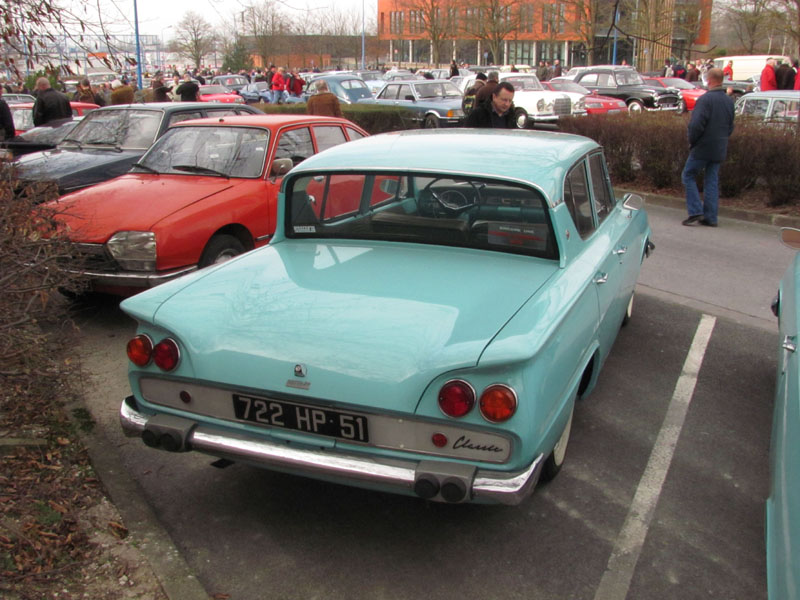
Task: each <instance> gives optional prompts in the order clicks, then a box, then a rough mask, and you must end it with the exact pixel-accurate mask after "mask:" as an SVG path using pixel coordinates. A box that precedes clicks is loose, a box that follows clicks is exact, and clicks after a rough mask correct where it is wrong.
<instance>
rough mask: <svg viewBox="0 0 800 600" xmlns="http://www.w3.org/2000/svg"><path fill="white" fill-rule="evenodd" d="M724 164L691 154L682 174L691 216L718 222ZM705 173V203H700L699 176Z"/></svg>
mask: <svg viewBox="0 0 800 600" xmlns="http://www.w3.org/2000/svg"><path fill="white" fill-rule="evenodd" d="M721 164H722V163H718V162H712V161H710V160H703V159H701V158H695V157H694V156H692V155H691V154H689V158H687V159H686V165H685V166H684V167H683V173H681V181H682V182H683V187H684V188H686V209H687V211H688V212H689V216H690V217H693V216H695V215H703V218H704V219H705V220H706V221H708V222H709V223H716V222H717V207H718V206H719V167H720V165H721ZM700 171H705V172H704V175H703V201H702V202H701V201H700V191H699V190H698V189H697V179H696V178H697V174H698V173H699V172H700Z"/></svg>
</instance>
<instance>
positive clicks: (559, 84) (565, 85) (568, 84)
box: [550, 81, 591, 94]
mask: <svg viewBox="0 0 800 600" xmlns="http://www.w3.org/2000/svg"><path fill="white" fill-rule="evenodd" d="M550 85H552V86H553V89H554V90H556V91H558V92H573V93H576V94H590V93H591V92H590V91H589V90H587V89H586V88H585V87H583V86H582V85H581V84H579V83H575V82H574V81H551V82H550Z"/></svg>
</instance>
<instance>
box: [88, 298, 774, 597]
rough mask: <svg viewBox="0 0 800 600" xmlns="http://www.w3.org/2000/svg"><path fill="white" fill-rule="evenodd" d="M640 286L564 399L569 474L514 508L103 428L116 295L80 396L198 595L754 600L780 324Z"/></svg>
mask: <svg viewBox="0 0 800 600" xmlns="http://www.w3.org/2000/svg"><path fill="white" fill-rule="evenodd" d="M643 292H644V293H642V292H640V293H638V294H637V299H636V305H635V313H634V318H633V320H632V321H631V323H630V324H629V325H628V326H627V327H625V328H623V330H622V331H621V333H620V336H619V338H618V339H617V342H616V344H615V347H614V349H613V351H612V353H611V355H610V357H609V359H608V361H607V363H606V365H605V367H604V369H603V371H602V373H601V376H600V381H599V384H598V387H597V388H596V390H595V392H594V393H593V394H592V395H591V396H590V397H588V398H587V399H585V400H584V401H583V402H582V403H581V404H580V405H579V407H578V409H577V410H576V413H575V422H574V424H573V432H572V438H571V442H570V446H569V449H568V454H567V462H566V465H565V467H564V469H563V470H562V472H561V474H560V475H559V476H558V477H557V478H556V479H555V480H554V481H553V482H552V483H550V484H547V485H542V486H540V487H539V488H538V489H537V491H536V493H535V494H534V495H533V496H532V497H531V498H530V499H529V500H527V501H526V502H525V503H523V504H522V505H520V506H517V507H497V506H473V505H459V506H452V505H440V504H433V503H426V502H424V501H421V500H418V499H414V498H405V497H399V496H394V495H389V494H381V493H375V492H369V491H364V490H359V489H353V488H348V487H343V486H338V485H333V484H327V483H323V482H317V481H312V480H307V479H302V478H297V477H293V476H289V475H283V474H278V473H272V472H267V471H262V470H259V469H255V468H251V467H247V466H243V465H233V466H230V467H228V468H225V469H217V468H213V467H211V466H210V463H211V462H212V461H213V459H212V458H210V457H206V456H203V455H195V454H183V455H170V454H166V453H163V452H159V451H154V450H151V449H149V448H146V447H145V446H144V445H143V444H142V443H141V442H140V441H139V440H127V439H124V438H122V436H121V434H120V433H119V429H118V426H117V425H116V423H115V420H116V410H117V408H118V403H119V400H121V398H122V397H123V395H124V394H126V393H127V389H126V381H125V376H124V364H122V363H121V361H119V360H115V357H114V356H113V353H114V352H117V353H118V354H117V356H121V355H122V353H123V352H124V344H125V341H126V340H127V335H128V333H129V332H130V331H132V330H133V328H132V324H131V323H130V322H129V321H127V320H126V319H125V318H124V317H123V316H122V315H121V313H119V312H118V311H117V310H116V309H113V308H106V309H103V310H104V313H103V314H101V315H99V316H100V318H95V319H94V320H93V322H92V325H91V326H88V327H87V329H86V331H85V334H86V340H87V341H92V340H94V341H95V342H101V341H102V342H103V343H102V344H100V346H102V347H103V349H102V350H101V349H100V346H98V347H97V350H96V352H92V351H90V352H88V353H87V367H91V365H92V364H98V365H99V364H100V363H101V362H102V361H104V360H105V361H107V360H108V359H109V356H110V357H111V358H112V360H114V363H115V365H116V366H115V368H114V369H113V372H106V373H105V374H103V375H102V376H101V380H100V385H99V386H95V387H97V388H98V389H97V390H96V391H95V392H94V394H93V395H90V396H91V397H90V398H89V402H90V405H91V409H92V412H93V414H94V415H95V416H96V418H98V420H99V421H100V422H101V424H102V425H103V430H104V431H106V432H107V435H108V436H109V440H110V442H111V444H112V445H113V446H115V447H116V448H118V450H119V452H120V456H121V458H122V461H123V464H124V466H125V468H126V469H127V471H128V472H129V473H130V474H131V475H132V476H133V478H134V479H135V480H136V482H137V483H138V484H139V486H141V489H142V490H143V495H144V498H145V499H146V501H147V503H148V504H149V505H150V506H151V507H152V510H153V511H154V514H155V515H156V516H157V519H158V521H159V522H160V523H161V524H162V525H163V527H164V528H165V529H166V531H167V532H168V533H169V535H170V537H171V538H172V540H173V541H174V543H175V546H176V547H177V549H178V550H179V552H180V555H181V556H182V557H183V558H184V559H185V561H186V563H187V564H188V566H189V568H190V569H191V570H192V571H193V572H194V573H196V575H197V577H198V579H199V581H200V582H201V583H202V585H203V586H204V588H205V589H206V591H207V592H208V593H209V594H212V595H213V594H229V595H230V598H234V599H240V598H241V599H251V598H252V599H256V598H276V599H277V598H280V599H283V598H287V599H289V598H292V599H294V598H304V599H305V598H326V599H338V598H341V599H345V598H346V599H351V598H357V599H362V598H363V599H374V598H391V599H406V598H408V599H417V598H423V597H424V598H431V599H450V598H455V597H475V598H526V599H538V598H541V599H552V598H559V599H560V598H575V599H584V598H585V599H596V600H607V599H622V598H629V599H634V598H636V599H638V598H676V599H677V598H680V599H682V600H683V599H687V598H747V599H757V598H763V597H766V575H765V559H764V541H763V520H764V500H765V498H766V495H767V484H768V467H767V464H768V463H767V460H768V452H769V433H770V423H771V414H772V395H773V386H774V383H773V380H774V373H775V361H776V356H777V350H776V342H775V339H774V338H775V334H774V333H773V332H771V331H769V328H768V327H751V326H749V325H746V324H741V323H737V322H736V321H734V320H731V319H727V318H725V317H715V316H711V315H708V314H707V313H704V312H703V311H699V310H695V309H692V308H689V307H686V306H683V305H680V304H677V303H674V302H669V301H665V300H663V299H661V298H659V297H656V296H653V295H650V294H648V293H646V290H643ZM698 340H699V341H698ZM687 358H688V360H687ZM96 361H100V362H96ZM118 367H121V368H118ZM91 371H92V372H102V371H103V369H102V368H101V369H99V370H95V369H91ZM134 535H135V531H134Z"/></svg>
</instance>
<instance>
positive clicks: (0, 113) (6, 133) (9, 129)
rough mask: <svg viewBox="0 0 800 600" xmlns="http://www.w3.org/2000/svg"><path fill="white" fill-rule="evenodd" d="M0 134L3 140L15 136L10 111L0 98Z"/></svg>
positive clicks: (15, 132)
mask: <svg viewBox="0 0 800 600" xmlns="http://www.w3.org/2000/svg"><path fill="white" fill-rule="evenodd" d="M0 94H2V91H0ZM0 132H2V133H3V138H2V139H4V140H10V139H11V138H13V137H14V136H15V135H16V134H17V130H16V129H15V127H14V117H13V116H12V115H11V109H10V108H8V104H6V101H5V100H3V99H2V98H0Z"/></svg>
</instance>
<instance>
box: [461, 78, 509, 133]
mask: <svg viewBox="0 0 800 600" xmlns="http://www.w3.org/2000/svg"><path fill="white" fill-rule="evenodd" d="M515 126H516V125H515V123H514V86H513V85H511V84H510V83H509V82H507V81H501V82H500V83H498V84H497V85H496V86H495V88H494V90H492V96H491V98H490V99H489V100H487V101H486V102H483V103H481V104H478V105H476V106H475V108H473V109H472V112H471V113H469V116H468V117H467V118H466V120H465V121H464V127H485V128H495V129H513V128H514V127H515Z"/></svg>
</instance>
